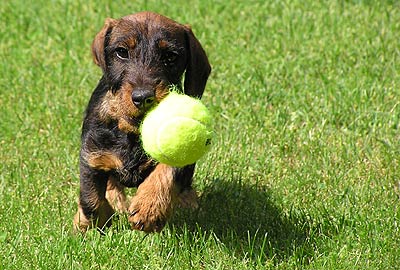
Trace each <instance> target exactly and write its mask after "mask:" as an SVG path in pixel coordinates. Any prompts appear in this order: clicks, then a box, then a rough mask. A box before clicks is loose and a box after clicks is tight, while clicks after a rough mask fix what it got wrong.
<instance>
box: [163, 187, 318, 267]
mask: <svg viewBox="0 0 400 270" xmlns="http://www.w3.org/2000/svg"><path fill="white" fill-rule="evenodd" d="M288 216H290V217H288ZM294 216H295V215H287V214H284V213H283V212H282V210H281V209H280V208H279V207H278V206H277V205H275V204H274V202H273V200H272V199H271V196H270V193H269V192H268V190H267V189H266V188H263V187H255V186H250V185H246V184H243V183H240V182H239V181H236V182H234V181H224V180H221V179H215V180H213V181H212V182H211V184H210V185H208V186H207V187H206V188H205V189H204V190H203V193H202V194H201V196H200V198H199V208H198V209H196V210H183V209H179V210H178V211H177V213H176V214H175V216H174V217H173V218H172V220H171V222H170V225H172V226H173V227H174V229H175V230H176V232H177V233H184V230H188V231H189V232H193V234H195V233H196V232H198V231H199V230H201V231H202V232H206V233H213V234H214V235H215V236H216V237H217V238H218V239H219V240H220V241H221V242H222V243H223V244H224V245H225V246H226V247H228V249H229V250H230V251H232V252H234V253H235V254H236V255H239V256H243V255H245V256H248V257H250V259H252V260H257V261H265V260H266V259H270V260H271V259H272V260H273V261H275V262H276V263H279V262H281V261H283V260H285V258H286V259H287V258H288V257H289V256H292V255H293V254H294V252H295V251H296V250H302V252H301V253H302V254H299V255H300V257H301V258H299V259H300V260H302V261H303V262H307V261H308V259H310V258H311V256H312V254H311V253H312V248H311V247H310V246H309V244H308V243H306V239H307V231H308V229H307V228H305V227H304V224H305V223H304V222H302V221H301V220H296V218H294ZM300 246H301V249H299V247H300ZM307 250H308V251H310V253H309V254H307ZM307 258H308V259H307Z"/></svg>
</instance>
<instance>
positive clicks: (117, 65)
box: [74, 12, 211, 232]
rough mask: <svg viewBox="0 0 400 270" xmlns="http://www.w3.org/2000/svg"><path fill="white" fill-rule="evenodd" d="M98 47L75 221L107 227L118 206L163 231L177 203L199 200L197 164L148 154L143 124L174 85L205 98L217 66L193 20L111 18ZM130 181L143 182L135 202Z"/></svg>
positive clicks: (142, 226) (138, 222)
mask: <svg viewBox="0 0 400 270" xmlns="http://www.w3.org/2000/svg"><path fill="white" fill-rule="evenodd" d="M92 52H93V58H94V62H95V63H96V64H97V65H98V66H100V67H101V69H102V71H103V76H102V78H101V79H100V81H99V84H98V85H97V87H96V89H95V90H94V92H93V94H92V96H91V98H90V101H89V104H88V106H87V109H86V114H85V118H84V121H83V126H82V135H81V139H82V146H81V152H80V196H79V205H78V212H77V213H76V215H75V218H74V227H75V229H76V230H78V231H81V232H85V231H86V230H87V229H89V228H92V227H94V228H96V227H97V228H99V229H101V228H103V227H106V226H109V225H111V217H112V215H113V213H114V211H115V210H118V211H121V212H127V213H128V215H129V217H128V220H129V222H130V223H131V225H132V228H133V229H138V230H142V231H145V232H159V231H160V230H161V229H162V228H163V227H164V225H165V223H166V221H167V220H168V217H169V216H170V215H171V213H172V210H173V209H174V207H175V206H176V205H178V204H181V205H184V206H185V205H186V206H195V205H196V199H197V197H196V193H195V191H194V190H193V189H192V187H191V185H192V176H193V173H194V168H195V165H194V164H193V165H189V166H186V167H184V168H174V167H171V166H168V165H165V164H161V163H157V162H155V161H154V160H152V159H151V158H149V156H147V155H146V154H145V153H144V151H143V149H142V146H141V142H140V134H139V125H140V122H141V120H142V119H143V117H144V115H145V113H146V111H147V110H148V109H149V108H150V107H152V106H153V105H154V104H157V103H158V102H159V101H160V100H161V99H162V98H163V97H164V96H166V94H167V93H168V91H169V88H170V87H171V86H172V85H174V86H176V87H178V88H180V89H181V90H182V91H183V92H184V93H185V94H187V95H190V96H194V97H199V98H200V97H201V96H202V94H203V91H204V88H205V85H206V82H207V79H208V76H209V74H210V72H211V67H210V65H209V62H208V59H207V56H206V54H205V52H204V50H203V48H202V46H201V45H200V43H199V41H198V40H197V39H196V37H195V36H194V35H193V33H192V31H191V29H190V27H189V26H187V25H182V24H179V23H177V22H175V21H173V20H171V19H168V18H166V17H164V16H161V15H158V14H155V13H151V12H140V13H136V14H133V15H129V16H126V17H123V18H121V19H118V20H115V19H106V21H105V24H104V27H103V28H102V29H101V31H100V32H99V33H98V34H97V35H96V37H95V39H94V41H93V44H92ZM183 74H184V82H183V87H182V80H183V78H182V77H183ZM125 187H137V188H138V189H137V192H136V194H135V196H134V197H133V198H132V200H131V202H130V203H128V202H127V200H126V196H125V193H124V188H125Z"/></svg>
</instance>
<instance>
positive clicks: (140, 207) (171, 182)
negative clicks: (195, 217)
mask: <svg viewBox="0 0 400 270" xmlns="http://www.w3.org/2000/svg"><path fill="white" fill-rule="evenodd" d="M176 170H177V169H176V168H173V167H170V166H168V165H165V164H158V165H157V167H156V168H155V169H154V171H153V172H152V173H151V174H150V175H149V176H148V177H147V178H146V179H145V181H144V182H143V183H142V184H140V186H139V188H138V190H137V192H136V195H135V197H133V198H132V202H131V205H130V207H129V213H130V216H129V222H130V223H131V225H132V228H133V229H137V230H142V231H145V232H159V231H161V229H162V228H163V227H164V225H165V223H166V222H167V220H168V218H169V217H170V216H171V214H172V211H173V208H174V205H175V203H176V202H177V197H178V193H179V190H180V187H179V185H178V184H177V182H176V181H175V180H176V179H175V177H176Z"/></svg>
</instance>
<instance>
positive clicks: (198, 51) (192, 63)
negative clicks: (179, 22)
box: [184, 25, 211, 98]
mask: <svg viewBox="0 0 400 270" xmlns="http://www.w3.org/2000/svg"><path fill="white" fill-rule="evenodd" d="M185 31H186V42H187V48H188V60H187V64H186V73H185V82H184V92H185V94H187V95H189V96H194V97H199V98H200V97H201V96H202V95H203V92H204V88H205V87H206V83H207V79H208V76H209V75H210V72H211V66H210V64H209V62H208V58H207V55H206V53H205V51H204V49H203V47H202V46H201V44H200V42H199V41H198V40H197V38H196V37H195V36H194V34H193V32H192V30H191V28H190V26H186V25H185Z"/></svg>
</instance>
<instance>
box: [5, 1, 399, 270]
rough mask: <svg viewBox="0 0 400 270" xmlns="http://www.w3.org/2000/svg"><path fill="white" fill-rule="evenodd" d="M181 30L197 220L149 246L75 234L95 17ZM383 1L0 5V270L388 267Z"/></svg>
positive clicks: (387, 65) (393, 229)
mask: <svg viewBox="0 0 400 270" xmlns="http://www.w3.org/2000/svg"><path fill="white" fill-rule="evenodd" d="M145 9H146V10H153V11H156V12H160V13H162V14H165V15H167V16H169V17H171V18H173V19H175V20H177V21H180V22H182V23H190V24H191V25H192V27H193V29H194V32H195V33H196V35H197V37H198V38H199V39H200V40H201V42H202V44H203V45H204V48H205V50H206V51H207V53H208V55H209V58H210V62H211V63H212V66H213V73H212V76H211V78H210V80H209V83H208V85H207V91H206V94H205V96H204V102H205V103H206V104H207V105H208V107H209V108H210V109H211V110H212V111H213V113H214V114H215V118H216V123H217V126H216V130H217V134H218V135H217V142H216V144H215V146H214V148H213V150H212V151H211V153H210V154H209V155H208V156H207V157H206V158H204V159H203V160H201V161H200V162H199V166H198V169H197V171H196V175H195V178H196V179H195V183H196V184H195V185H196V187H197V189H198V191H199V192H200V193H201V199H200V208H199V209H198V210H196V211H178V212H177V213H176V215H175V216H174V218H173V220H171V222H170V223H169V224H168V226H167V228H166V229H165V230H164V231H163V232H162V233H161V234H154V235H148V236H145V235H144V234H142V233H141V232H136V231H130V230H129V226H128V222H127V220H126V218H125V217H123V216H121V217H119V220H118V221H116V222H115V225H114V226H113V227H112V228H111V229H110V230H108V231H107V232H106V234H105V236H100V235H99V234H98V233H97V232H95V231H91V232H89V233H88V234H87V235H86V236H73V235H72V234H71V221H72V216H73V214H74V212H75V211H76V198H77V194H78V188H79V177H78V173H79V172H78V151H79V146H80V141H79V137H80V125H81V120H82V115H83V110H84V108H85V106H86V103H87V101H88V98H89V96H90V94H91V91H92V90H93V88H94V87H95V85H96V83H97V80H98V79H99V77H100V70H99V68H97V67H96V66H95V65H94V64H93V63H92V59H91V55H90V44H91V41H92V39H93V37H94V35H95V34H96V33H97V31H98V30H99V29H100V28H101V26H102V23H103V21H104V19H105V18H106V17H114V18H117V17H120V16H123V15H126V14H128V13H132V12H135V11H139V10H145ZM399 10H400V6H399V4H398V3H397V2H396V1H383V0H382V1H367V0H366V1H362V0H360V1H356V0H354V1H300V0H294V1H275V0H274V1H247V2H246V1H239V0H234V1H211V0H203V1H181V0H178V1H173V2H171V1H151V0H149V1H144V0H139V1H102V3H100V1H97V2H95V1H61V0H59V1H32V3H29V4H28V3H27V2H26V1H18V0H13V1H7V2H4V3H2V5H0V17H1V20H0V40H1V42H0V59H1V62H0V74H1V76H0V91H1V92H0V115H1V119H0V147H1V151H0V161H1V162H0V171H1V173H0V181H1V182H0V183H1V184H0V200H1V204H0V213H1V220H0V254H1V258H0V259H1V260H0V262H1V263H0V269H7V270H9V269H396V268H397V267H398V266H397V265H398V261H399V260H400V253H399V250H400V231H399V230H400V227H399V226H400V225H399V222H400V211H399V205H400V204H399V196H400V190H399V189H400V186H399V185H400V184H399V183H400V173H399V171H400V170H399V156H400V155H399V151H400V90H399V88H400V50H399V40H398V37H399V36H400V12H399Z"/></svg>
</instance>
